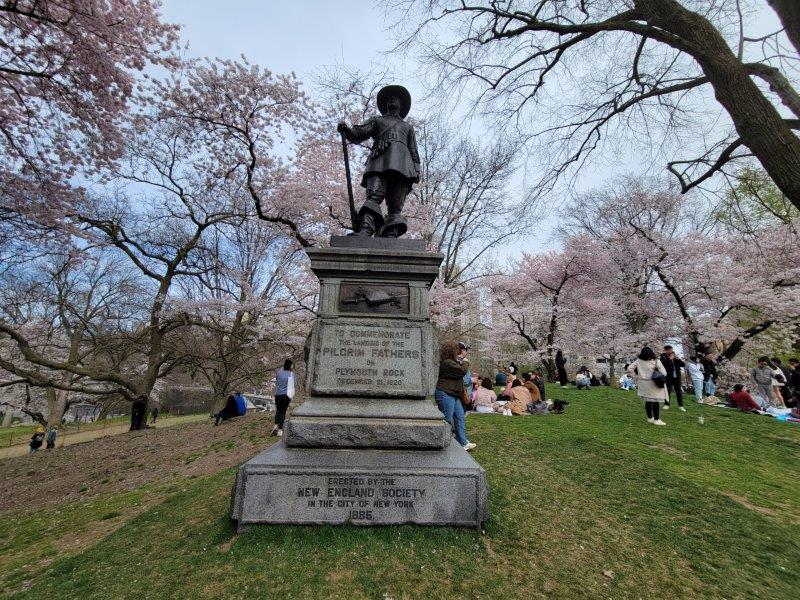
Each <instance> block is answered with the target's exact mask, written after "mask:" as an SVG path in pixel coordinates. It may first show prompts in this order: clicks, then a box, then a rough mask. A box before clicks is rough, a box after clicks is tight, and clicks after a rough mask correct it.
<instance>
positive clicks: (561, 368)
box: [556, 350, 569, 388]
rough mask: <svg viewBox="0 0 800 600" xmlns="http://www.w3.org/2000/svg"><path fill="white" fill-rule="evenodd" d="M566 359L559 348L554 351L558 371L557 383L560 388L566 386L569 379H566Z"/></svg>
mask: <svg viewBox="0 0 800 600" xmlns="http://www.w3.org/2000/svg"><path fill="white" fill-rule="evenodd" d="M566 365H567V359H566V358H564V353H563V352H562V351H561V350H558V351H557V352H556V371H558V383H560V384H561V387H562V388H565V387H567V384H568V383H569V379H567V369H566Z"/></svg>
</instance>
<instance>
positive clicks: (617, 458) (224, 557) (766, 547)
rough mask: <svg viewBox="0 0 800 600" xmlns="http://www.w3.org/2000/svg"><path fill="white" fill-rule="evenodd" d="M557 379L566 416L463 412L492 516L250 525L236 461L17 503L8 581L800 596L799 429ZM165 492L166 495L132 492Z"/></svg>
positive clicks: (312, 590) (159, 592)
mask: <svg viewBox="0 0 800 600" xmlns="http://www.w3.org/2000/svg"><path fill="white" fill-rule="evenodd" d="M548 391H549V394H550V397H557V398H564V399H567V400H569V401H570V402H571V403H570V405H569V406H568V407H567V413H566V414H564V415H551V416H546V417H524V418H523V417H503V416H500V415H497V416H495V415H488V416H477V415H471V416H470V417H469V418H468V419H467V431H468V435H469V437H470V439H471V440H472V441H475V442H477V443H478V448H477V449H476V451H475V452H474V456H475V458H476V459H477V460H478V461H479V462H480V463H481V464H482V465H483V466H484V467H485V468H486V471H487V476H488V480H489V484H490V487H491V503H492V518H491V520H490V521H489V523H487V524H486V527H485V529H484V531H483V532H481V531H475V530H456V529H448V528H422V527H380V528H356V527H350V526H342V527H286V526H280V527H259V528H255V529H253V530H251V531H248V532H247V533H245V534H242V535H237V534H236V532H235V529H234V527H233V526H232V524H231V523H230V522H229V520H228V517H227V514H228V503H229V498H230V486H231V483H232V480H233V474H234V471H233V470H232V469H230V470H226V471H224V472H222V473H218V474H216V475H213V476H211V477H207V478H200V479H196V480H193V481H188V480H184V481H182V482H178V483H177V484H174V485H173V486H172V487H169V488H164V489H161V490H158V491H157V492H156V491H155V490H153V489H144V488H143V489H141V490H136V491H135V492H129V493H125V494H116V495H114V496H111V497H108V498H105V499H98V500H96V501H93V502H89V503H80V504H73V505H68V506H63V507H60V508H59V509H58V510H54V509H48V510H43V511H38V512H35V513H30V514H23V515H11V516H6V517H5V518H4V519H3V520H2V521H0V544H1V545H0V557H1V558H0V577H2V581H3V589H4V590H5V591H6V592H7V593H16V594H17V595H18V596H19V597H20V598H40V597H54V598H75V597H80V598H83V599H88V598H124V597H129V598H144V597H147V598H219V597H244V596H252V597H287V598H288V597H295V598H376V599H383V598H395V599H399V598H447V597H450V598H504V597H507V598H531V597H534V598H536V597H548V598H549V597H557V598H583V597H585V598H598V597H604V598H679V597H684V598H689V597H691V598H700V597H705V598H721V597H724V598H794V597H796V591H797V568H798V565H800V547H799V546H798V540H800V522H799V521H798V518H797V517H798V515H800V477H798V476H799V475H800V467H798V463H797V449H798V447H799V445H800V428H797V427H796V426H793V425H787V424H781V423H778V422H776V421H774V420H773V419H769V418H765V417H755V416H751V415H744V414H740V413H737V412H735V411H728V410H723V409H715V408H711V407H699V406H696V405H694V404H693V403H692V404H689V405H687V406H688V412H687V413H680V412H678V411H677V410H675V409H673V410H670V411H669V412H667V413H665V415H664V417H663V418H664V420H665V421H666V422H667V426H666V427H654V426H652V425H649V424H647V423H646V421H645V416H644V410H643V408H642V407H641V404H640V403H639V402H638V400H637V399H636V396H635V393H633V392H630V393H626V392H621V391H617V390H609V389H600V390H597V389H595V390H590V391H586V392H583V391H581V392H578V391H576V390H561V389H558V388H556V387H552V388H550V389H549V390H548ZM700 415H703V416H704V418H705V423H704V424H700V423H699V422H698V419H697V417H698V416H700ZM242 435H243V436H247V435H248V433H247V432H243V434H242ZM154 493H158V495H159V498H163V500H160V501H159V502H157V503H155V504H152V505H150V506H149V508H146V509H145V510H143V511H138V512H137V511H136V510H131V509H129V508H126V507H130V506H131V505H132V504H134V503H136V502H139V503H143V502H148V501H149V502H152V501H153V498H154V497H153V496H152V494H154ZM115 513H119V514H115ZM109 515H114V516H109ZM68 534H69V535H68ZM70 535H71V536H73V537H69V536H70ZM65 539H66V540H67V541H69V540H73V539H74V540H76V541H74V542H72V543H71V545H70V544H68V543H65V542H64V540H65ZM78 540H80V541H78Z"/></svg>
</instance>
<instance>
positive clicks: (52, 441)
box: [45, 427, 58, 450]
mask: <svg viewBox="0 0 800 600" xmlns="http://www.w3.org/2000/svg"><path fill="white" fill-rule="evenodd" d="M57 435H58V428H57V427H51V428H50V430H49V431H48V432H47V438H46V439H45V441H46V442H47V446H46V449H47V450H51V449H53V448H55V447H56V436H57Z"/></svg>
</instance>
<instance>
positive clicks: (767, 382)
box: [750, 356, 783, 408]
mask: <svg viewBox="0 0 800 600" xmlns="http://www.w3.org/2000/svg"><path fill="white" fill-rule="evenodd" d="M750 378H751V379H752V380H753V384H754V385H755V388H756V392H757V393H758V394H760V395H761V397H762V398H764V400H766V401H767V404H768V405H769V406H773V407H775V408H783V404H782V403H779V402H778V399H777V398H776V397H775V391H774V388H773V387H772V367H770V366H769V358H768V357H766V356H761V357H759V359H758V363H757V364H756V366H755V367H753V368H752V369H750Z"/></svg>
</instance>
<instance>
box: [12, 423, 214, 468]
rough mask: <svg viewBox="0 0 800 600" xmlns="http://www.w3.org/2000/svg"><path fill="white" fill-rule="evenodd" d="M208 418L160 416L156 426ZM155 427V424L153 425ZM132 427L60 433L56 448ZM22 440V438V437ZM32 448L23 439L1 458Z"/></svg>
mask: <svg viewBox="0 0 800 600" xmlns="http://www.w3.org/2000/svg"><path fill="white" fill-rule="evenodd" d="M204 420H208V415H207V414H199V415H183V416H180V417H159V419H158V420H157V421H156V424H155V427H156V428H157V429H161V428H164V427H172V426H173V425H182V424H183V423H196V422H198V421H204ZM151 427H153V425H151ZM129 429H130V423H115V424H114V425H109V426H108V427H97V428H92V429H86V430H84V431H76V432H74V433H73V432H69V433H67V434H66V435H59V437H58V438H57V439H56V448H62V447H64V446H71V445H72V444H80V443H81V442H89V441H91V440H96V439H97V438H101V437H106V436H109V435H119V434H120V433H125V432H126V431H128V430H129ZM20 440H21V441H22V438H20ZM29 450H30V446H28V441H23V443H21V444H15V445H13V446H8V447H6V448H0V459H3V458H10V457H12V456H22V455H24V454H27V453H28V451H29ZM39 452H46V450H45V449H44V446H42V448H40V449H39Z"/></svg>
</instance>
